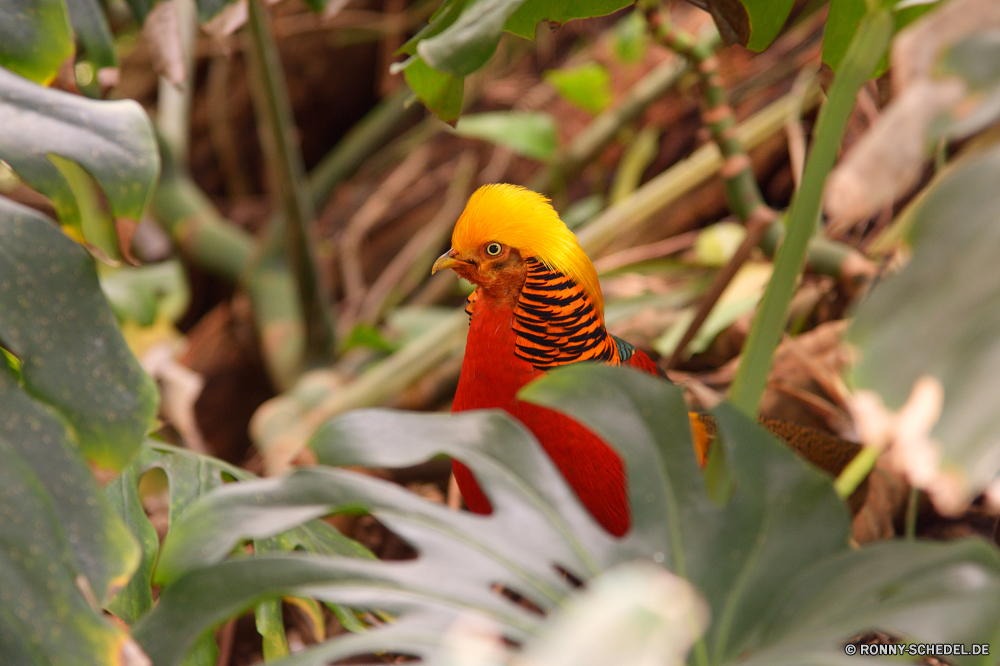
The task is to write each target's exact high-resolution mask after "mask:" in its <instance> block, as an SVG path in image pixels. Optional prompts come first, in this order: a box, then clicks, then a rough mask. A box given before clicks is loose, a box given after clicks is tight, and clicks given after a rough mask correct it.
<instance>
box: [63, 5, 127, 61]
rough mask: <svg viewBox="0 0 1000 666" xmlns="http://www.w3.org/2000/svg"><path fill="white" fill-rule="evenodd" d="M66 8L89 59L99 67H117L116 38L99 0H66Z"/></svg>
mask: <svg viewBox="0 0 1000 666" xmlns="http://www.w3.org/2000/svg"><path fill="white" fill-rule="evenodd" d="M66 9H67V10H68V11H69V20H70V23H71V24H72V25H73V30H74V31H76V37H77V39H79V40H80V43H81V44H82V45H83V52H84V54H85V55H86V58H87V60H89V61H90V62H92V63H94V67H96V68H97V69H100V68H102V67H117V66H118V57H117V56H116V55H115V38H114V36H113V35H112V34H111V28H110V27H109V26H108V19H107V17H105V16H104V9H103V8H102V7H101V3H100V2H99V1H98V0H66Z"/></svg>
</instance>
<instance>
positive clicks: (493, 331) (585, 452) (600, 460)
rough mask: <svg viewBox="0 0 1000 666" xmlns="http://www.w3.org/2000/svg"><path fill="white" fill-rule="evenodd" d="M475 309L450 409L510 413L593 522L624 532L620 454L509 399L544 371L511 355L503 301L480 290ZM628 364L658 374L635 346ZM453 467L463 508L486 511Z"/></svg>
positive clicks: (475, 488)
mask: <svg viewBox="0 0 1000 666" xmlns="http://www.w3.org/2000/svg"><path fill="white" fill-rule="evenodd" d="M474 307H475V310H474V313H473V316H472V321H471V324H470V327H469V340H468V344H467V346H466V351H465V360H464V361H463V363H462V374H461V377H460V379H459V382H458V390H457V391H456V393H455V403H454V406H453V408H452V410H453V411H456V412H460V411H465V410H468V409H503V410H505V411H507V412H508V413H510V414H511V415H513V416H514V417H515V418H517V419H518V420H519V421H521V422H522V423H523V424H524V425H525V426H527V428H528V430H530V431H531V432H532V433H533V434H534V435H535V437H536V438H538V441H539V442H540V443H541V445H542V447H543V448H544V449H545V451H546V453H548V454H549V457H550V458H552V460H553V462H555V464H556V466H557V467H558V468H559V470H560V471H561V472H562V474H563V476H564V477H565V479H566V481H567V482H568V483H569V485H570V486H571V487H572V488H573V490H574V491H575V492H576V494H577V496H578V497H579V498H580V500H581V501H582V502H583V505H584V506H585V507H587V510H588V511H589V512H590V513H591V515H593V516H594V518H595V519H596V520H597V522H599V523H600V524H601V525H602V526H603V527H604V528H605V529H606V530H607V531H608V532H610V533H611V534H614V535H615V536H621V535H623V534H625V532H627V531H628V528H629V512H628V495H627V491H626V484H625V470H624V466H623V465H622V461H621V459H620V458H619V457H618V454H617V453H615V452H614V450H612V449H611V447H610V446H608V445H607V444H606V443H605V442H604V441H603V440H601V439H600V438H599V437H597V436H596V435H595V434H593V433H592V432H590V431H589V430H587V429H586V428H584V427H583V426H582V425H580V424H579V423H577V422H576V421H573V420H572V419H570V418H568V417H566V416H563V415H562V414H560V413H558V412H554V411H552V410H551V409H546V408H545V407H539V406H537V405H532V404H529V403H526V402H522V401H520V400H518V399H517V398H516V397H515V396H516V394H517V392H518V390H520V388H521V387H522V386H524V385H525V384H527V383H528V382H530V381H531V380H532V379H535V378H536V377H540V376H541V375H543V374H545V373H544V372H543V371H541V370H536V369H535V368H534V367H533V366H532V365H531V364H530V363H528V362H527V361H524V360H522V359H521V358H519V357H518V356H517V355H516V354H515V349H516V339H517V334H516V333H515V331H514V328H513V324H514V310H513V308H512V307H511V306H510V304H509V302H505V301H498V300H496V299H493V298H490V297H489V296H488V295H485V294H480V295H479V296H478V297H477V299H476V301H475V304H474ZM626 363H628V364H629V365H631V366H633V367H635V368H638V369H640V370H644V371H646V372H649V373H651V374H660V369H659V368H658V367H657V365H656V364H655V363H654V362H653V361H652V359H650V358H649V357H648V356H647V355H646V354H644V353H643V352H641V351H639V350H636V351H635V352H634V353H633V354H632V356H631V357H630V358H629V359H628V361H626ZM453 468H454V472H455V480H456V481H457V482H458V487H459V490H461V491H462V497H463V498H464V499H465V504H466V506H468V507H469V510H470V511H472V512H474V513H490V511H491V508H490V504H489V501H488V500H487V498H486V496H485V495H484V494H483V491H482V490H481V489H480V488H479V484H477V483H476V480H475V478H474V477H473V475H472V472H470V471H469V469H468V468H467V467H466V466H465V465H463V464H461V463H460V462H458V461H455V462H454V463H453Z"/></svg>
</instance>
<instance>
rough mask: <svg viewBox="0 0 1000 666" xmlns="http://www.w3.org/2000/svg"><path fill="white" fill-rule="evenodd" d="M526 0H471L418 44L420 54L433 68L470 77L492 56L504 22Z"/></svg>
mask: <svg viewBox="0 0 1000 666" xmlns="http://www.w3.org/2000/svg"><path fill="white" fill-rule="evenodd" d="M524 1H525V0H468V2H466V3H465V4H464V7H463V8H462V13H461V14H459V15H458V16H457V17H456V18H455V20H454V22H452V23H451V25H449V26H448V27H447V28H445V29H444V30H442V31H441V32H440V33H439V34H437V35H434V36H432V37H426V38H424V39H422V40H421V41H420V42H419V43H417V55H419V56H420V57H421V58H423V60H424V62H426V63H427V64H428V65H429V66H430V67H433V68H434V69H436V70H438V71H441V72H446V73H448V74H454V75H455V76H467V75H469V74H471V73H473V72H474V71H476V70H477V69H479V68H480V67H482V66H483V65H485V64H486V61H487V60H489V59H490V56H492V55H493V52H494V51H496V48H497V44H498V43H499V42H500V34H501V33H502V32H503V26H504V23H506V22H507V19H508V18H510V16H511V14H513V13H514V12H515V11H516V10H517V8H518V7H520V6H521V4H522V3H523V2H524Z"/></svg>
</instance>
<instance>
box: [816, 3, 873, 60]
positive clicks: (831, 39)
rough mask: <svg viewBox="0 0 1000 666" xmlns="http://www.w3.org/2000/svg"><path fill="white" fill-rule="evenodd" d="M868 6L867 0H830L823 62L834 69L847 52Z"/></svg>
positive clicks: (824, 35) (824, 30) (824, 33)
mask: <svg viewBox="0 0 1000 666" xmlns="http://www.w3.org/2000/svg"><path fill="white" fill-rule="evenodd" d="M866 11H867V7H866V5H865V0H830V12H829V14H828V15H827V17H826V26H825V27H824V28H823V62H824V63H826V64H827V65H829V66H830V68H831V69H832V70H834V71H837V69H838V68H839V67H840V61H841V60H843V59H844V54H845V53H847V47H848V46H849V45H850V43H851V39H853V38H854V33H855V32H857V30H858V25H859V24H860V23H861V19H862V18H863V17H864V15H865V12H866Z"/></svg>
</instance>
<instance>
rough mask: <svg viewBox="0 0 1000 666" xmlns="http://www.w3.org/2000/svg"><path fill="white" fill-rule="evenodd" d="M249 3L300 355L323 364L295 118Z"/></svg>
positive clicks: (322, 324)
mask: <svg viewBox="0 0 1000 666" xmlns="http://www.w3.org/2000/svg"><path fill="white" fill-rule="evenodd" d="M248 8H249V17H248V26H249V37H250V40H249V44H248V47H249V48H248V49H247V54H248V56H249V60H250V63H251V66H252V73H253V76H252V77H251V90H252V91H253V92H254V94H253V99H254V106H255V109H256V112H257V115H258V117H259V118H261V122H260V123H259V124H258V127H259V128H260V130H261V135H262V136H261V139H262V141H261V143H262V146H263V148H264V153H265V155H266V157H267V163H268V165H269V166H270V173H271V179H272V182H273V183H274V185H275V187H276V189H277V192H278V194H279V196H280V200H281V204H282V205H281V207H282V210H283V212H284V226H285V232H286V240H285V245H286V247H285V250H286V252H287V256H288V261H289V264H290V265H291V267H292V271H293V273H294V275H295V281H296V284H297V287H298V295H299V300H300V302H301V305H302V311H303V313H304V315H305V326H306V329H305V333H306V343H305V350H304V352H305V359H304V360H305V361H306V364H307V365H311V364H317V363H324V362H327V361H329V360H330V359H331V358H333V354H334V345H335V340H334V334H333V323H332V321H331V320H330V311H329V308H328V306H327V304H328V299H327V298H326V289H325V283H324V281H323V280H322V279H321V276H320V272H319V268H318V266H317V262H316V258H315V257H314V256H313V251H312V248H313V246H314V244H315V240H314V234H313V222H314V219H315V210H314V207H313V200H312V197H311V196H310V195H309V192H308V190H307V188H306V184H305V167H304V166H303V164H302V153H301V151H300V150H299V147H298V143H297V141H296V129H295V119H294V118H293V116H292V109H291V103H290V101H289V99H288V90H287V88H286V86H285V80H284V75H283V73H282V71H281V62H280V60H279V57H278V49H277V45H276V43H275V41H274V35H273V34H272V32H271V27H270V22H269V17H268V15H267V12H266V10H265V9H264V7H263V6H262V5H261V3H260V0H249V5H248Z"/></svg>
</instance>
